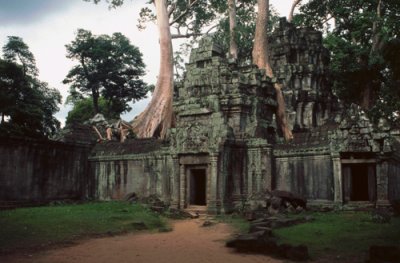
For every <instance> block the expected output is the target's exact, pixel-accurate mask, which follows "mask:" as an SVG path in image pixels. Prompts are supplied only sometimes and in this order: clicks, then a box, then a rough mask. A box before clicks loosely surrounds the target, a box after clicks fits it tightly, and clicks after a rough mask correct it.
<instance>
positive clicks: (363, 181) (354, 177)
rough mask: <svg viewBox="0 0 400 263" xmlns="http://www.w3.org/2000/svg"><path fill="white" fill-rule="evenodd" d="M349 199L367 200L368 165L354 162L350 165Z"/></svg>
mask: <svg viewBox="0 0 400 263" xmlns="http://www.w3.org/2000/svg"><path fill="white" fill-rule="evenodd" d="M350 200H351V201H368V200H369V197H368V166H367V165H362V164H355V165H352V167H351V195H350Z"/></svg>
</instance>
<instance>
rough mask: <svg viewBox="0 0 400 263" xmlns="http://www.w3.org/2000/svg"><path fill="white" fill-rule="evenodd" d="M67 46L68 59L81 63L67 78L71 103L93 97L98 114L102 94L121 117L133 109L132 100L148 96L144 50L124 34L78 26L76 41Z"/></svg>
mask: <svg viewBox="0 0 400 263" xmlns="http://www.w3.org/2000/svg"><path fill="white" fill-rule="evenodd" d="M66 48H67V58H70V59H72V60H76V61H77V62H78V64H77V65H76V66H74V67H73V68H72V69H71V70H70V71H69V73H68V75H67V76H66V78H65V79H64V81H63V82H64V83H65V84H70V97H69V102H72V103H75V102H78V101H80V100H81V99H83V98H87V97H88V96H90V97H91V98H92V100H93V106H94V112H95V113H98V112H99V110H100V109H99V98H100V96H102V97H103V98H104V99H105V100H106V104H107V111H108V112H113V113H114V114H113V115H116V116H117V115H119V114H121V113H123V112H126V111H129V110H130V109H131V108H130V107H129V105H128V103H129V102H134V101H137V100H139V99H142V98H144V97H145V96H146V94H147V92H148V87H147V85H146V83H144V82H143V80H142V79H141V77H142V76H143V75H144V74H145V65H144V63H143V60H142V53H140V51H139V49H138V48H137V47H135V46H133V45H131V44H130V41H129V39H128V38H126V37H125V36H124V35H122V34H121V33H114V34H113V35H112V36H108V35H99V36H96V35H93V34H92V33H91V32H90V31H87V30H84V29H78V32H77V35H76V38H75V40H73V41H72V42H71V43H70V44H68V45H66Z"/></svg>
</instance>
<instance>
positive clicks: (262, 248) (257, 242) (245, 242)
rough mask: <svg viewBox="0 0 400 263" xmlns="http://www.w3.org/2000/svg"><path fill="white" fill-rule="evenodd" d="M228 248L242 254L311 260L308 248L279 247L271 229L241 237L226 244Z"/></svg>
mask: <svg viewBox="0 0 400 263" xmlns="http://www.w3.org/2000/svg"><path fill="white" fill-rule="evenodd" d="M226 246H227V247H231V248H235V249H236V250H237V251H238V252H241V253H260V254H265V255H273V256H279V257H283V258H287V259H290V260H295V261H304V260H307V259H308V258H309V255H308V248H307V247H306V246H304V245H300V246H292V245H289V244H281V245H278V243H277V240H276V239H275V238H274V237H273V236H272V232H271V230H270V229H268V230H266V231H257V232H252V233H249V234H244V235H240V236H238V237H237V238H235V239H232V240H229V241H228V242H227V243H226Z"/></svg>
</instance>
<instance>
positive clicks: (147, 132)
mask: <svg viewBox="0 0 400 263" xmlns="http://www.w3.org/2000/svg"><path fill="white" fill-rule="evenodd" d="M85 1H93V2H94V3H98V2H100V1H101V0H85ZM106 2H108V3H109V4H110V6H111V7H117V6H121V5H122V4H123V2H124V1H123V0H106ZM149 3H150V4H153V5H154V7H155V14H154V13H152V11H151V9H149V8H148V7H146V8H143V9H142V10H141V12H140V15H141V19H140V22H147V21H149V20H150V21H151V20H156V21H157V26H158V31H159V38H160V39H159V43H160V67H159V75H158V80H157V83H156V86H155V89H154V92H153V96H152V98H151V101H150V103H149V104H148V105H147V107H146V109H145V110H144V111H143V112H142V113H141V114H140V115H139V116H138V117H137V118H135V120H134V121H133V123H132V125H133V127H134V130H135V132H136V134H137V136H138V137H141V138H144V137H153V136H155V137H161V138H164V137H165V136H166V133H167V130H168V128H170V127H171V123H172V115H173V114H172V97H173V61H172V55H173V50H172V39H177V38H190V37H196V36H201V35H202V34H203V33H202V32H201V30H202V29H203V28H204V27H206V26H207V25H209V24H210V21H213V20H214V18H215V17H216V14H215V13H214V12H213V11H212V7H213V4H212V3H211V2H210V1H208V0H191V1H188V0H171V1H167V0H151V1H150V2H149ZM139 27H140V28H143V23H140V25H139ZM171 29H173V30H174V33H172V32H171Z"/></svg>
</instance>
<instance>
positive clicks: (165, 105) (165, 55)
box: [132, 0, 173, 138]
mask: <svg viewBox="0 0 400 263" xmlns="http://www.w3.org/2000/svg"><path fill="white" fill-rule="evenodd" d="M154 4H155V7H156V15H157V26H158V30H159V36H160V69H159V74H158V80H157V84H156V87H155V89H154V92H153V96H152V98H151V101H150V103H149V104H148V105H147V107H146V109H145V110H144V111H143V112H142V113H141V114H140V115H139V116H138V117H137V118H136V119H134V120H133V123H132V127H133V130H134V131H135V133H136V135H137V136H138V137H139V138H148V137H153V136H154V137H160V138H165V135H166V133H167V130H168V128H170V127H171V121H172V96H173V63H172V39H171V31H170V27H169V20H168V12H167V6H166V0H155V1H154Z"/></svg>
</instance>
